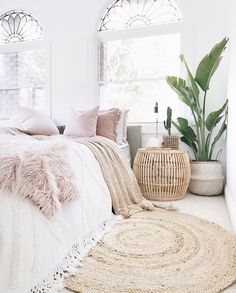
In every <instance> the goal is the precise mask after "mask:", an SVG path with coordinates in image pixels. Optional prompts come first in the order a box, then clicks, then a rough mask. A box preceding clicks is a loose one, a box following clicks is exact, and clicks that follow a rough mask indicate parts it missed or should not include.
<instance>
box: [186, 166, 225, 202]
mask: <svg viewBox="0 0 236 293" xmlns="http://www.w3.org/2000/svg"><path fill="white" fill-rule="evenodd" d="M190 166H191V180H190V185H189V190H190V192H191V193H194V194H198V195H207V196H210V195H218V194H221V193H222V192H223V188H224V176H223V172H222V166H221V163H220V162H219V161H209V162H197V161H192V162H191V163H190Z"/></svg>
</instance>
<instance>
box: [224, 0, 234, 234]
mask: <svg viewBox="0 0 236 293" xmlns="http://www.w3.org/2000/svg"><path fill="white" fill-rule="evenodd" d="M231 3H232V6H231V12H232V16H231V19H232V22H231V33H230V38H231V46H230V66H229V80H228V97H229V121H228V137H227V187H226V201H227V206H228V209H229V212H230V215H231V220H232V224H233V226H234V230H235V231H236V180H235V170H236V138H235V126H236V3H235V2H234V1H233V0H232V1H231Z"/></svg>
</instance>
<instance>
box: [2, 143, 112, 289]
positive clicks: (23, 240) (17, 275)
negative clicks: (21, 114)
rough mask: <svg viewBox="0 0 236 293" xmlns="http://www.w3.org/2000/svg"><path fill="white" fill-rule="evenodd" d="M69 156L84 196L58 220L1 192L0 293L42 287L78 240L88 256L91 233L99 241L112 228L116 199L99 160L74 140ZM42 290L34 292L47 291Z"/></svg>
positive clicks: (61, 211)
mask: <svg viewBox="0 0 236 293" xmlns="http://www.w3.org/2000/svg"><path fill="white" fill-rule="evenodd" d="M3 140H4V142H5V141H6V138H4V139H3ZM4 142H3V141H1V143H4ZM13 142H14V140H13ZM24 143H25V142H24ZM69 160H70V163H71V166H72V168H73V170H74V174H75V176H76V180H78V182H79V186H80V190H79V193H80V196H79V198H78V200H76V201H75V202H73V203H69V204H67V205H64V206H63V207H62V209H61V210H60V211H59V212H58V213H57V214H56V215H55V217H54V218H53V219H50V220H48V219H46V218H45V217H44V215H42V214H41V213H40V212H39V211H38V210H37V209H36V208H35V207H34V206H32V205H31V204H30V203H29V202H28V201H22V200H20V199H19V198H18V197H13V196H9V194H7V193H6V192H3V191H1V193H0V197H1V205H0V292H4V293H23V292H24V293H25V292H29V291H30V289H32V288H34V286H35V285H37V284H39V285H38V288H40V282H41V281H42V280H44V279H45V278H47V276H49V275H51V276H52V273H53V271H54V270H55V268H56V267H57V266H58V265H59V264H61V263H62V262H63V259H64V258H65V256H66V255H67V253H68V252H69V251H70V250H71V249H72V247H73V245H74V244H75V243H77V244H78V243H80V244H81V254H83V253H85V252H86V250H87V249H89V247H86V237H88V234H89V233H93V236H94V237H95V238H96V239H99V238H100V237H101V236H102V235H103V233H105V231H106V229H108V226H109V221H110V219H111V215H112V213H111V209H112V208H111V199H110V196H109V190H108V188H107V186H106V184H105V182H104V178H103V176H102V173H101V170H100V167H99V164H98V162H97V161H96V160H95V158H94V156H93V154H92V152H91V151H90V150H89V149H88V148H87V147H86V146H84V145H81V144H78V143H73V142H70V148H69ZM90 240H91V239H90ZM84 241H85V242H84ZM87 241H88V239H87ZM88 242H90V241H88ZM90 243H91V242H90ZM71 257H74V255H73V253H72V255H71ZM67 269H68V270H69V269H70V268H69V267H68V268H67ZM48 282H49V283H50V278H49V279H48ZM38 290H39V289H35V291H34V290H32V292H43V291H38Z"/></svg>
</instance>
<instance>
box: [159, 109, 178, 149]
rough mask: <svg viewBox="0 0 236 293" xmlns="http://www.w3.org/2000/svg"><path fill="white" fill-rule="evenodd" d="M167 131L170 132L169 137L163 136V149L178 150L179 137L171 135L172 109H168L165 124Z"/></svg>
mask: <svg viewBox="0 0 236 293" xmlns="http://www.w3.org/2000/svg"><path fill="white" fill-rule="evenodd" d="M163 124H164V127H165V129H166V130H167V132H168V135H163V143H162V147H163V148H171V149H176V150H177V149H178V148H179V136H178V135H172V134H171V125H172V109H171V108H170V107H168V108H167V118H166V120H164V122H163Z"/></svg>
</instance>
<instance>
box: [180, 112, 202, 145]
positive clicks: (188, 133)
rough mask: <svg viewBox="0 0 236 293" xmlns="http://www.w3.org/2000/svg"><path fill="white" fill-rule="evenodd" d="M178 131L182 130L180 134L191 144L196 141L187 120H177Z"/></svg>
mask: <svg viewBox="0 0 236 293" xmlns="http://www.w3.org/2000/svg"><path fill="white" fill-rule="evenodd" d="M177 121H178V124H179V127H180V129H181V130H182V134H184V136H186V137H187V138H188V139H189V140H190V141H191V142H194V141H196V138H197V137H196V134H195V132H194V130H193V129H192V127H190V126H189V125H188V120H187V119H185V118H182V117H178V118H177Z"/></svg>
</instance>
